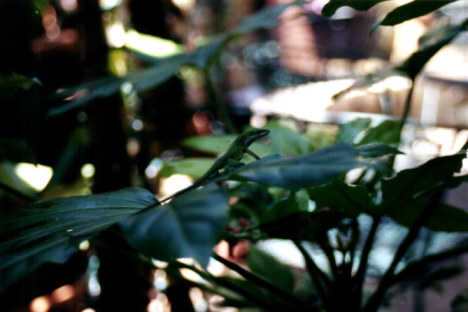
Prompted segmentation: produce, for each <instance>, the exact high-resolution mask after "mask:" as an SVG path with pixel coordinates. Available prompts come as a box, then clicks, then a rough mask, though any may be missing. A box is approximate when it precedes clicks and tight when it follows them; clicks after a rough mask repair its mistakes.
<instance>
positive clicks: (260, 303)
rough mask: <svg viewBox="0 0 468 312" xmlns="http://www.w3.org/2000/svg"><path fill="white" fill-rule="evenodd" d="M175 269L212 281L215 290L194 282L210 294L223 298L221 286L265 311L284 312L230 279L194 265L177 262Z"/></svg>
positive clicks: (281, 308)
mask: <svg viewBox="0 0 468 312" xmlns="http://www.w3.org/2000/svg"><path fill="white" fill-rule="evenodd" d="M175 268H176V269H180V268H185V269H189V270H192V271H193V272H195V273H197V274H198V275H200V276H201V277H202V278H203V279H205V280H207V281H211V282H212V283H213V284H214V285H215V287H214V288H211V287H209V286H208V284H198V283H195V282H192V283H194V286H196V287H199V288H201V289H203V290H206V291H208V292H212V293H214V294H220V295H221V296H222V295H223V293H222V292H221V293H219V292H218V286H221V287H223V288H226V289H229V290H231V291H233V292H235V293H237V294H239V295H241V296H243V297H245V298H246V299H247V300H249V301H251V302H252V303H253V304H255V305H256V306H257V307H259V308H262V309H265V310H266V311H275V312H280V311H283V310H284V309H283V307H280V306H275V305H274V304H273V303H271V302H268V301H267V300H265V298H263V297H262V296H258V295H257V294H254V293H252V292H251V291H248V290H247V289H245V288H244V287H242V286H241V285H240V284H237V283H232V282H230V280H229V279H223V278H220V277H216V276H213V275H211V274H210V273H208V272H205V271H202V270H200V269H198V268H196V267H195V266H193V265H188V264H184V263H181V262H176V263H175ZM166 270H167V269H166Z"/></svg>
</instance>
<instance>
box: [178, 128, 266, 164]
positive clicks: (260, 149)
mask: <svg viewBox="0 0 468 312" xmlns="http://www.w3.org/2000/svg"><path fill="white" fill-rule="evenodd" d="M235 139H236V135H230V134H226V135H206V136H198V137H191V138H188V139H186V140H184V142H183V145H184V146H186V147H190V148H193V149H195V150H197V151H201V152H205V153H210V154H213V155H221V154H222V153H224V152H226V151H227V149H228V148H229V145H231V143H232V142H233V141H234V140H235ZM249 150H251V151H252V152H254V153H255V154H257V155H258V156H259V157H262V156H266V155H269V154H271V148H270V146H267V145H265V144H263V143H261V142H254V143H253V144H252V145H251V146H250V147H249ZM245 160H246V161H249V160H253V158H252V157H251V156H248V155H246V156H245Z"/></svg>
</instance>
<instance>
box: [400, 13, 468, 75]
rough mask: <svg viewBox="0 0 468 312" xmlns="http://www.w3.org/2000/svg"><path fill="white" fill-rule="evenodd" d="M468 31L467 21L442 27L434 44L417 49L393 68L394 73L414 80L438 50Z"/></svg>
mask: <svg viewBox="0 0 468 312" xmlns="http://www.w3.org/2000/svg"><path fill="white" fill-rule="evenodd" d="M467 29H468V19H466V20H465V21H464V22H463V23H460V24H457V25H454V26H452V27H450V28H447V27H444V32H443V35H442V36H440V34H439V37H438V40H437V41H436V42H430V43H429V44H425V45H423V46H421V47H420V48H419V50H418V51H416V52H414V53H413V54H412V55H410V57H409V58H408V59H406V60H405V61H404V62H403V63H402V64H400V65H398V66H397V67H396V68H395V71H396V72H401V73H404V74H406V75H407V76H408V77H410V78H413V79H414V78H415V77H416V76H417V75H418V74H419V73H420V72H421V70H422V69H423V68H424V66H425V65H426V64H427V62H428V61H429V60H430V59H431V58H432V57H433V56H434V55H435V54H436V53H437V52H439V50H440V49H442V48H443V47H445V46H446V45H447V44H449V43H450V42H452V40H453V39H455V38H456V37H457V36H458V35H459V34H460V33H462V32H464V31H466V30H467Z"/></svg>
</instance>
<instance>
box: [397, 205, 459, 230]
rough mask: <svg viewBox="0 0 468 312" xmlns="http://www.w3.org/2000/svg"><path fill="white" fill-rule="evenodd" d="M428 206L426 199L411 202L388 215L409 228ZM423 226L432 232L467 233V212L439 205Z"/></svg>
mask: <svg viewBox="0 0 468 312" xmlns="http://www.w3.org/2000/svg"><path fill="white" fill-rule="evenodd" d="M430 204H431V202H430V201H429V200H427V199H419V200H412V201H410V202H409V203H407V204H404V205H399V206H395V207H394V208H393V209H392V210H391V211H390V213H389V214H390V217H391V218H392V219H393V220H395V221H396V222H398V223H399V224H401V225H403V226H406V227H411V226H412V225H413V223H414V222H415V220H416V218H417V217H418V216H419V215H421V213H423V212H424V209H425V208H426V207H428V206H429V205H430ZM424 226H425V227H426V228H428V229H429V230H432V231H441V232H467V231H468V212H466V211H465V210H463V209H460V208H457V207H454V206H451V205H447V204H444V203H439V204H438V205H437V207H436V208H435V210H434V212H433V213H432V216H431V217H430V218H429V220H428V221H427V223H426V224H425V225H424Z"/></svg>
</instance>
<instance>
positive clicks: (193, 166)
mask: <svg viewBox="0 0 468 312" xmlns="http://www.w3.org/2000/svg"><path fill="white" fill-rule="evenodd" d="M214 161H215V159H214V158H185V159H174V160H164V161H163V166H162V168H161V170H160V171H159V173H158V175H159V176H160V177H169V176H171V175H173V174H176V173H178V174H185V175H188V176H191V177H193V178H196V179H198V178H200V177H201V176H202V175H203V174H204V173H205V172H206V171H207V170H208V169H209V168H210V167H211V165H212V164H213V163H214Z"/></svg>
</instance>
